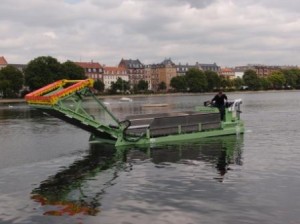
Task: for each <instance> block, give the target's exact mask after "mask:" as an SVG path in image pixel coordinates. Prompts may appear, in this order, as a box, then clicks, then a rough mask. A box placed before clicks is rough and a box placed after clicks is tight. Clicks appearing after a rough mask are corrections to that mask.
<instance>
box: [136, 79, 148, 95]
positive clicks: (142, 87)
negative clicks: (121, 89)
mask: <svg viewBox="0 0 300 224" xmlns="http://www.w3.org/2000/svg"><path fill="white" fill-rule="evenodd" d="M137 88H138V91H142V92H145V91H147V90H148V82H147V81H145V80H140V81H139V82H138V84H137Z"/></svg>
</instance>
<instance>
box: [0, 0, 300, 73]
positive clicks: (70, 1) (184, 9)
mask: <svg viewBox="0 0 300 224" xmlns="http://www.w3.org/2000/svg"><path fill="white" fill-rule="evenodd" d="M0 56H4V57H5V58H6V60H7V61H8V63H11V64H18V63H23V64H25V63H28V62H29V61H31V60H33V59H34V58H36V57H39V56H52V57H54V58H57V59H58V60H59V61H60V62H64V61H67V60H71V61H82V62H88V61H92V60H93V61H94V62H99V63H100V64H105V65H107V66H116V65H118V63H119V62H120V60H121V59H122V58H124V59H139V60H140V61H141V62H142V63H144V64H152V63H160V62H162V61H163V60H164V59H166V58H171V59H172V61H173V62H174V63H176V64H178V63H181V64H186V63H189V64H195V63H196V62H199V63H214V62H215V63H217V64H218V65H219V66H222V67H234V66H241V65H247V64H265V65H300V1H298V0H284V1H283V0H260V1H258V0H51V1H49V0H1V5H0Z"/></svg>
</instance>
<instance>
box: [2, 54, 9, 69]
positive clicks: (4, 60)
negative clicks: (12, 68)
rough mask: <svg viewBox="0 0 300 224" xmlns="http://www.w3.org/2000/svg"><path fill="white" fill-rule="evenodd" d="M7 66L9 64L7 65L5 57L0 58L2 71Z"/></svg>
mask: <svg viewBox="0 0 300 224" xmlns="http://www.w3.org/2000/svg"><path fill="white" fill-rule="evenodd" d="M7 65H8V64H7V61H6V59H5V57H3V56H0V69H1V68H4V67H6V66H7Z"/></svg>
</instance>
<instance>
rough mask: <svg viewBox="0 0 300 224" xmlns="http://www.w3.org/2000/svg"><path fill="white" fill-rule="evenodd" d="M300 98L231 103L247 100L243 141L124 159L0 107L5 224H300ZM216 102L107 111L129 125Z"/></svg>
mask: <svg viewBox="0 0 300 224" xmlns="http://www.w3.org/2000/svg"><path fill="white" fill-rule="evenodd" d="M299 93H300V92H270V93H243V94H237V93H235V94H234V93H228V96H229V98H231V99H234V98H242V99H243V105H242V110H243V113H242V118H243V120H244V121H245V125H246V133H245V134H244V135H243V136H231V137H222V138H215V139H209V140H202V141H198V142H194V143H191V142H190V143H182V144H177V145H166V146H162V147H159V148H152V149H149V148H141V149H138V148H131V149H127V150H123V151H121V150H116V149H115V148H114V147H111V146H109V145H99V144H98V145H97V144H94V145H89V143H88V138H89V134H88V133H86V132H84V131H82V130H80V129H77V128H75V127H73V126H70V125H68V124H66V123H63V122H61V121H60V120H57V119H55V118H52V117H49V116H47V115H45V114H42V113H40V112H39V111H35V110H32V109H30V108H28V107H27V106H26V105H25V104H13V105H8V104H0V125H1V126H0V127H1V129H0V223H1V224H2V223H3V224H5V223H51V224H53V223H68V224H69V223H97V224H98V223H105V224H110V223H111V224H117V223H123V224H129V223H134V224H140V223H145V224H147V223H151V224H156V223H158V224H160V223H162V224H165V223H166V224H167V223H168V224H169V223H176V224H177V223H178V224H179V223H180V224H185V223H186V224H192V223H195V224H216V223H226V224H227V223H228V224H232V223H239V224H240V223H249V224H251V223H257V224H258V223H260V224H261V223H272V224H277V223H278V224H282V223H291V224H296V223H300V213H299V210H300V194H299V186H300V148H299V145H300V137H299V131H298V130H299V127H300V118H299V111H300V110H299V108H300V97H299V95H300V94H299ZM211 98H212V95H195V96H162V97H139V98H134V101H133V102H130V103H124V102H123V103H121V102H119V101H118V99H109V98H107V99H105V100H104V101H105V102H106V104H107V106H108V108H109V109H111V110H112V111H113V113H114V114H116V116H117V117H119V118H120V119H122V118H124V117H125V116H126V115H128V114H141V113H150V112H159V111H160V110H169V111H174V110H176V111H180V110H191V109H193V108H194V106H196V105H199V104H202V103H203V102H204V101H206V100H208V99H211ZM145 103H168V104H170V105H169V107H167V108H156V109H153V108H152V109H149V108H148V109H145V108H143V107H142V106H141V105H142V104H145ZM91 107H93V104H91ZM154 110H155V111H154Z"/></svg>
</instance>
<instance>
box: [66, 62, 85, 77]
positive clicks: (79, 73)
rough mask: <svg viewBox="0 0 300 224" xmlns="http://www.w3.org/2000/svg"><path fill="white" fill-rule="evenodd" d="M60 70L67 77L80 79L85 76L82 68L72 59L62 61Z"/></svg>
mask: <svg viewBox="0 0 300 224" xmlns="http://www.w3.org/2000/svg"><path fill="white" fill-rule="evenodd" d="M62 72H63V74H64V76H65V77H67V79H72V80H81V79H86V78H87V77H86V76H85V73H84V69H83V68H82V67H80V66H79V65H77V64H75V63H74V62H72V61H66V62H64V63H62Z"/></svg>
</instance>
